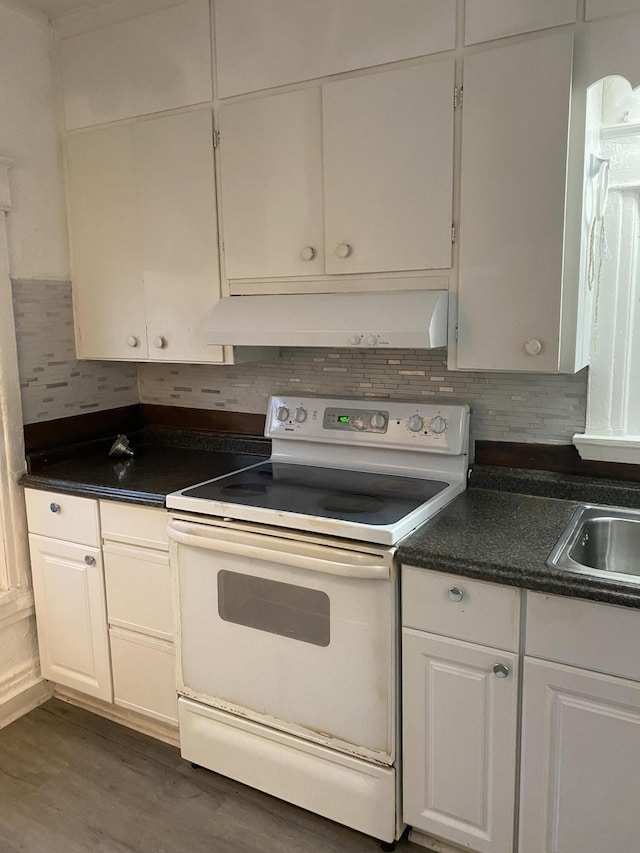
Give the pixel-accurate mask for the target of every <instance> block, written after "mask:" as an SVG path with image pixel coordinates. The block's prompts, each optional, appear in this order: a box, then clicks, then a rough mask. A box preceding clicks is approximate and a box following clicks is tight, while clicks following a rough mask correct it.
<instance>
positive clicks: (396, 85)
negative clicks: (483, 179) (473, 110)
mask: <svg viewBox="0 0 640 853" xmlns="http://www.w3.org/2000/svg"><path fill="white" fill-rule="evenodd" d="M453 82H454V63H453V61H452V60H451V61H444V62H435V63H428V64H424V65H416V66H413V67H410V68H404V69H399V70H398V69H396V70H391V71H385V72H382V73H379V74H372V75H366V76H363V77H356V78H351V79H347V80H340V81H336V82H329V83H325V84H324V85H323V86H322V87H312V88H308V89H303V90H300V91H297V92H288V93H284V94H278V95H272V96H269V97H260V98H255V99H252V100H245V101H239V102H236V103H233V104H223V106H222V107H221V110H220V126H221V145H220V161H221V175H222V215H223V231H224V237H223V243H224V255H225V271H226V276H227V278H228V279H236V278H238V279H240V278H258V279H259V278H270V277H273V278H284V277H290V276H298V277H299V276H311V275H322V274H330V275H331V274H337V273H370V272H396V271H403V270H427V269H446V268H448V267H450V266H451V217H452V195H453V193H452V174H453ZM325 234H326V246H325V237H324V235H325Z"/></svg>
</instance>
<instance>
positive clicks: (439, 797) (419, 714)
mask: <svg viewBox="0 0 640 853" xmlns="http://www.w3.org/2000/svg"><path fill="white" fill-rule="evenodd" d="M402 585H403V586H402V589H403V592H402V595H403V601H402V622H403V628H402V659H403V710H402V721H403V814H402V817H403V820H404V821H405V823H408V824H410V825H411V826H412V827H413V828H414V830H417V831H418V832H419V833H421V834H422V833H424V834H426V835H427V836H429V839H433V840H428V843H429V844H432V845H435V846H433V847H432V849H434V850H441V849H449V848H448V847H447V846H446V845H445V846H444V848H443V847H442V845H441V842H442V841H444V842H448V843H449V844H452V845H455V846H456V847H461V848H464V849H470V850H475V851H478V853H513V843H514V822H515V797H516V758H517V730H518V653H517V652H518V642H519V631H518V628H519V602H520V594H519V591H518V590H517V589H513V588H509V587H500V586H497V585H495V584H490V583H484V582H481V581H474V580H468V579H467V578H463V577H457V576H453V575H445V574H442V573H439V572H430V571H426V570H421V569H416V568H413V567H407V566H404V567H403V569H402ZM443 635H449V636H443ZM489 637H490V638H491V639H492V642H494V643H496V645H498V644H499V645H500V646H501V648H495V647H491V646H488V645H485V644H484V643H486V640H487V638H489ZM462 638H463V639H462ZM483 641H484V642H483ZM416 840H418V839H416ZM423 841H425V843H427V840H424V839H423Z"/></svg>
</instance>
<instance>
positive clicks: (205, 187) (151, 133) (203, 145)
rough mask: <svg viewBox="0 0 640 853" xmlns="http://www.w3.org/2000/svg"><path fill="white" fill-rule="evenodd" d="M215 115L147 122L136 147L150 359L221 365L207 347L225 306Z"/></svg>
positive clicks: (219, 355) (213, 350)
mask: <svg viewBox="0 0 640 853" xmlns="http://www.w3.org/2000/svg"><path fill="white" fill-rule="evenodd" d="M212 133H213V126H212V116H211V110H209V109H204V110H197V111H195V112H190V113H184V114H183V115H174V116H166V117H164V118H161V119H155V120H153V121H144V122H141V123H140V124H139V125H138V126H136V128H135V133H134V144H135V158H136V176H137V187H138V200H139V205H140V233H141V258H142V279H143V283H144V304H145V313H146V318H147V338H148V348H149V356H150V358H152V359H153V360H155V361H195V362H203V361H205V362H206V361H221V360H222V351H221V349H220V348H219V347H212V346H208V345H207V344H206V342H205V328H204V325H205V321H206V320H207V319H208V317H209V315H210V313H211V310H212V309H213V306H214V305H215V303H216V302H217V301H218V299H219V298H220V278H219V270H218V240H217V228H218V224H217V216H216V207H215V180H214V169H213V142H212Z"/></svg>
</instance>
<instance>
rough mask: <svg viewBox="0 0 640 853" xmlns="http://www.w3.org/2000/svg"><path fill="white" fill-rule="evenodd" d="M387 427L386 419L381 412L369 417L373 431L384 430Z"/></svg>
mask: <svg viewBox="0 0 640 853" xmlns="http://www.w3.org/2000/svg"><path fill="white" fill-rule="evenodd" d="M386 425H387V418H386V416H385V415H383V414H382V412H374V413H373V414H372V415H371V426H372V427H373V428H374V429H384V428H385V426H386Z"/></svg>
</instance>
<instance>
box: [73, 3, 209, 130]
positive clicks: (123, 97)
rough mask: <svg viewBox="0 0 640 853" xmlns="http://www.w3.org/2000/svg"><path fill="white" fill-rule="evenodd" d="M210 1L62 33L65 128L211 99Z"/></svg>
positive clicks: (185, 4) (85, 125)
mask: <svg viewBox="0 0 640 853" xmlns="http://www.w3.org/2000/svg"><path fill="white" fill-rule="evenodd" d="M209 20H210V19H209V3H208V2H207V0H190V2H188V3H181V4H180V5H177V6H170V7H169V8H167V9H162V10H160V11H156V12H153V13H151V14H147V15H141V16H140V17H137V18H133V19H131V20H127V21H122V22H120V23H116V24H112V25H111V26H102V27H99V28H98V29H94V30H91V31H89V32H85V33H81V34H78V35H73V36H70V37H68V38H63V39H61V41H60V56H61V64H62V77H63V88H64V111H65V119H66V127H67V129H68V130H72V129H74V128H79V127H88V126H90V125H94V124H103V123H105V122H110V121H115V120H117V119H122V118H130V117H133V116H142V115H148V114H149V113H154V112H159V111H161V110H169V109H175V108H177V107H184V106H189V105H191V104H200V103H205V102H208V101H210V100H211V98H212V83H211V39H210V23H209Z"/></svg>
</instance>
